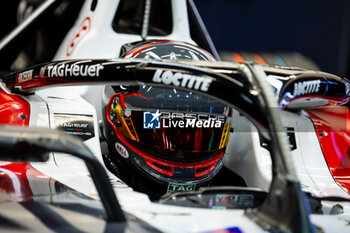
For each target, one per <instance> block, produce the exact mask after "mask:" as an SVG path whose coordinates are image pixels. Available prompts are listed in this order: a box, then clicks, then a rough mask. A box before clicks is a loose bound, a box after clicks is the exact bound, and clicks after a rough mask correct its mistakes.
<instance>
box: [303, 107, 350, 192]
mask: <svg viewBox="0 0 350 233" xmlns="http://www.w3.org/2000/svg"><path fill="white" fill-rule="evenodd" d="M307 114H308V115H309V117H310V118H311V120H312V121H313V123H314V126H315V129H316V133H317V137H318V140H319V142H320V145H321V148H322V151H323V154H324V158H325V160H326V162H327V164H328V167H329V170H330V172H331V174H332V176H333V178H334V179H335V181H336V182H337V183H338V184H339V185H340V186H341V187H342V188H344V189H345V190H346V191H347V192H348V193H349V194H350V150H349V149H350V115H349V114H350V111H349V108H348V107H346V106H336V107H331V108H322V109H321V108H320V109H314V110H309V111H307Z"/></svg>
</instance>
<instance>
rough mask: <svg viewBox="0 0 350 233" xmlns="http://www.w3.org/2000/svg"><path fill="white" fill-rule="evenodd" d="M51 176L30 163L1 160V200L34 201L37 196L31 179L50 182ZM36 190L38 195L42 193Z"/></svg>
mask: <svg viewBox="0 0 350 233" xmlns="http://www.w3.org/2000/svg"><path fill="white" fill-rule="evenodd" d="M50 179H51V178H50V177H49V176H46V175H44V174H42V173H41V172H39V171H37V170H36V169H35V168H33V167H32V166H31V165H30V163H15V162H8V161H0V192H1V193H2V194H4V195H2V196H1V197H2V200H1V201H17V202H19V201H32V200H33V196H35V193H34V191H33V190H32V189H31V187H30V184H29V180H31V181H33V182H40V183H49V182H50ZM40 191H41V190H39V189H38V190H36V191H35V192H36V194H37V195H42V193H40Z"/></svg>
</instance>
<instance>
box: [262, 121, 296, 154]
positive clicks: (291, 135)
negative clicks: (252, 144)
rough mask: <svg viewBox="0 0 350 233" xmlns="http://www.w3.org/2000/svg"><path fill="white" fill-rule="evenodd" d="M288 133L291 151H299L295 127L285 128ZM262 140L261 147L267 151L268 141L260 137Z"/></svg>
mask: <svg viewBox="0 0 350 233" xmlns="http://www.w3.org/2000/svg"><path fill="white" fill-rule="evenodd" d="M285 130H286V132H287V139H288V142H289V148H290V150H291V151H293V150H295V149H297V143H296V140H295V130H294V128H293V127H287V128H285ZM259 138H260V146H261V147H263V148H265V149H268V144H267V141H266V140H265V139H264V138H263V137H261V136H259Z"/></svg>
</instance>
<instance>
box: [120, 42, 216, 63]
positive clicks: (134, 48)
mask: <svg viewBox="0 0 350 233" xmlns="http://www.w3.org/2000/svg"><path fill="white" fill-rule="evenodd" d="M121 51H122V52H121V53H122V54H121V57H125V58H144V59H156V60H161V59H162V60H164V59H170V60H195V61H215V58H214V57H213V56H212V55H211V54H210V53H208V52H207V51H205V50H203V49H201V48H199V47H197V46H195V45H192V44H189V43H186V42H180V41H171V40H157V41H147V42H144V41H143V42H137V43H133V44H126V45H124V46H123V47H122V49H121Z"/></svg>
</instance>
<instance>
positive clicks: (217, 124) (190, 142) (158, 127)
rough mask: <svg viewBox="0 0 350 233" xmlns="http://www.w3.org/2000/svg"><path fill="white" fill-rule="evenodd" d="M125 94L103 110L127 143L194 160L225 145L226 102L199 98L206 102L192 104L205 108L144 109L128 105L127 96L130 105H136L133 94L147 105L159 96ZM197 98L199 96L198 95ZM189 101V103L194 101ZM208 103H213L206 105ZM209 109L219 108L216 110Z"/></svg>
mask: <svg viewBox="0 0 350 233" xmlns="http://www.w3.org/2000/svg"><path fill="white" fill-rule="evenodd" d="M168 90H169V89H167V91H168ZM182 94H183V93H182ZM127 95H128V96H126V95H122V94H121V93H120V94H117V95H116V96H118V97H119V98H118V97H115V98H114V100H113V101H111V106H110V110H111V111H110V113H107V114H108V115H109V116H110V119H111V121H112V122H113V123H114V124H115V125H116V126H117V125H118V126H117V127H118V129H119V131H120V133H122V134H123V136H125V137H126V138H127V139H129V142H130V143H132V144H133V145H134V146H137V147H139V148H140V149H142V150H144V151H145V152H147V153H149V154H155V155H157V156H160V157H163V158H165V159H167V158H169V159H170V158H171V159H175V160H176V159H179V160H181V159H183V158H186V159H189V160H191V161H195V160H196V159H203V158H206V157H210V156H212V155H213V153H215V152H218V151H220V150H222V149H224V148H225V147H226V144H227V141H228V136H229V131H230V126H229V125H230V124H229V120H230V118H229V117H228V116H227V115H228V112H229V111H228V109H227V106H225V105H222V104H220V103H218V102H217V101H213V100H209V101H208V100H205V99H202V101H206V104H204V103H202V104H201V106H199V105H198V104H197V105H195V106H193V107H192V108H196V109H197V110H198V109H199V108H200V107H202V108H206V112H203V111H192V112H183V111H182V112H181V111H176V110H175V111H173V110H171V111H169V110H162V109H156V110H155V108H149V109H152V110H149V111H147V109H145V108H143V109H137V108H130V101H129V100H131V99H133V100H134V102H132V101H131V102H132V103H133V104H134V105H133V107H135V105H136V106H138V105H140V104H139V103H138V102H137V101H135V99H136V98H139V99H143V100H144V101H146V102H148V104H149V105H153V104H154V103H155V102H154V101H157V102H158V103H159V102H161V100H160V99H159V98H154V97H152V96H147V97H145V96H143V95H142V94H136V95H135V94H133V95H130V94H127ZM121 96H123V97H127V98H125V100H124V98H123V97H122V98H120V97H121ZM198 98H202V97H201V96H198ZM205 98H206V97H205ZM124 101H125V102H124ZM189 102H191V105H193V104H194V103H195V102H193V101H189ZM189 102H187V103H189ZM137 104H138V105H137ZM212 104H215V105H216V107H212V108H210V106H212ZM123 105H124V106H123ZM208 106H209V108H208ZM170 107H174V106H173V105H171V106H168V109H169V108H170ZM212 112H220V114H217V113H212Z"/></svg>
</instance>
